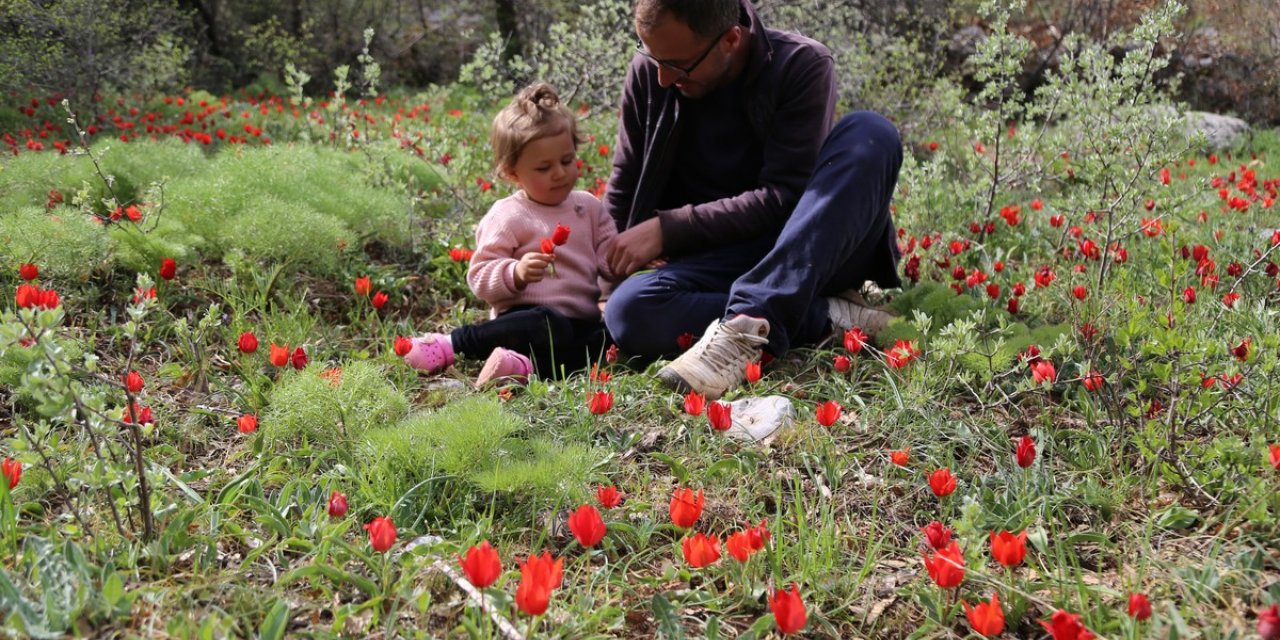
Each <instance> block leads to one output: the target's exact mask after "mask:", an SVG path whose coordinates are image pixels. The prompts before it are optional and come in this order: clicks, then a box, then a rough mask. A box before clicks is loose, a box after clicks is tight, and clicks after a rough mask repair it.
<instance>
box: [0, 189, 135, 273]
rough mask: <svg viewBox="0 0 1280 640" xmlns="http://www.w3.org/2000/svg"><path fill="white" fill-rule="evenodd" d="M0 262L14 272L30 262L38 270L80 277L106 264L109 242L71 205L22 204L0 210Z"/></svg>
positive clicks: (85, 216) (99, 228)
mask: <svg viewBox="0 0 1280 640" xmlns="http://www.w3.org/2000/svg"><path fill="white" fill-rule="evenodd" d="M0 237H3V238H4V239H5V241H4V242H3V243H0V264H3V265H5V269H6V271H7V272H9V273H16V272H17V266H18V265H19V264H21V263H23V262H34V263H36V264H37V265H39V266H40V270H41V272H42V274H44V275H47V276H50V277H54V278H71V279H76V280H84V279H86V278H88V277H89V274H90V273H92V272H93V271H94V270H95V269H97V268H100V267H105V266H107V265H108V264H110V261H111V257H110V253H109V252H108V247H109V244H110V243H109V242H108V240H107V236H106V234H104V233H103V231H102V227H101V226H100V225H99V224H98V223H96V222H94V221H93V219H92V218H91V217H89V216H87V215H85V214H83V213H80V212H79V211H76V210H75V209H71V208H67V207H58V208H55V209H52V210H45V209H44V208H43V207H34V206H24V207H19V208H17V209H8V210H0Z"/></svg>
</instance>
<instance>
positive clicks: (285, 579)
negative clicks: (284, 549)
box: [280, 563, 378, 596]
mask: <svg viewBox="0 0 1280 640" xmlns="http://www.w3.org/2000/svg"><path fill="white" fill-rule="evenodd" d="M315 576H324V577H325V578H328V579H329V580H330V581H332V582H334V583H336V584H339V585H342V584H349V585H351V586H353V587H355V588H357V589H359V590H361V591H363V592H364V593H365V594H367V595H370V596H372V595H375V594H377V593H378V585H377V584H374V582H373V581H372V580H370V579H368V578H365V577H363V576H358V575H356V574H354V573H348V572H346V571H343V570H342V569H339V568H337V567H334V566H331V565H327V564H323V563H319V564H311V565H307V566H305V567H298V568H297V569H294V570H293V571H290V572H289V573H286V574H284V575H283V576H281V577H280V584H289V583H292V582H296V581H298V580H301V579H303V578H312V577H315Z"/></svg>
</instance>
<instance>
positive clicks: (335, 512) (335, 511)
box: [329, 489, 347, 518]
mask: <svg viewBox="0 0 1280 640" xmlns="http://www.w3.org/2000/svg"><path fill="white" fill-rule="evenodd" d="M345 515H347V494H345V493H342V492H341V491H338V490H336V489H335V490H334V491H333V492H332V493H330V494H329V517H330V518H341V517H342V516H345Z"/></svg>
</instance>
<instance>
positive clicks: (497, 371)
mask: <svg viewBox="0 0 1280 640" xmlns="http://www.w3.org/2000/svg"><path fill="white" fill-rule="evenodd" d="M530 373H533V363H532V362H530V361H529V357H528V356H526V355H524V354H522V353H516V352H515V351H512V350H510V349H503V348H502V347H498V348H497V349H494V350H493V353H490V354H489V359H488V360H485V361H484V367H483V368H482V369H480V375H479V376H477V377H476V388H480V387H483V386H485V385H487V384H489V383H490V382H493V381H494V380H506V381H510V382H515V383H519V384H524V383H525V382H528V381H529V374H530Z"/></svg>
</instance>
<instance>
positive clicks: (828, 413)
mask: <svg viewBox="0 0 1280 640" xmlns="http://www.w3.org/2000/svg"><path fill="white" fill-rule="evenodd" d="M842 411H843V409H842V407H841V406H840V403H838V402H836V401H835V400H827V401H826V402H821V403H818V407H817V409H815V410H814V414H815V417H816V418H817V420H818V424H820V425H822V426H824V427H830V426H831V425H833V424H835V422H836V420H839V419H840V413H841V412H842Z"/></svg>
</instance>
